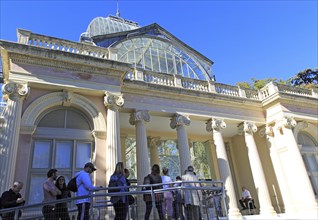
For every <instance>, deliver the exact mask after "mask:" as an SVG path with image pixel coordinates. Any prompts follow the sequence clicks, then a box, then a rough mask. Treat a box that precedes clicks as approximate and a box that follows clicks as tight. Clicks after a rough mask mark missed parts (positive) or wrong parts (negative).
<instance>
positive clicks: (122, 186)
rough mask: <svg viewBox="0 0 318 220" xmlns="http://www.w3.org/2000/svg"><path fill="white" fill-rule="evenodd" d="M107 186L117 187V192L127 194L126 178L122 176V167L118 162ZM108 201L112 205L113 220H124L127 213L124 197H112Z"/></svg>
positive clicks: (125, 198)
mask: <svg viewBox="0 0 318 220" xmlns="http://www.w3.org/2000/svg"><path fill="white" fill-rule="evenodd" d="M108 186H112V187H119V189H118V193H119V192H128V188H127V182H126V178H125V176H124V165H123V163H122V162H118V163H117V164H116V167H115V171H114V173H113V174H112V175H111V177H110V179H109V184H108ZM110 201H111V202H112V203H113V206H114V209H115V220H125V219H126V216H127V213H128V201H127V197H126V195H123V196H112V197H111V199H110Z"/></svg>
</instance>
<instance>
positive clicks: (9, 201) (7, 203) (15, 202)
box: [1, 181, 25, 220]
mask: <svg viewBox="0 0 318 220" xmlns="http://www.w3.org/2000/svg"><path fill="white" fill-rule="evenodd" d="M22 187H23V183H22V182H19V181H15V182H14V183H13V186H12V188H11V189H9V190H8V191H5V192H4V193H2V195H1V206H2V208H4V209H7V208H13V207H17V206H21V205H24V203H25V201H24V199H23V198H22V196H21V194H20V190H21V189H22ZM21 214H22V212H21V210H19V215H18V216H19V217H20V216H21ZM14 216H15V212H14V211H13V212H7V213H3V214H2V219H3V220H13V219H14Z"/></svg>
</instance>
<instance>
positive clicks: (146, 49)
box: [111, 35, 210, 80]
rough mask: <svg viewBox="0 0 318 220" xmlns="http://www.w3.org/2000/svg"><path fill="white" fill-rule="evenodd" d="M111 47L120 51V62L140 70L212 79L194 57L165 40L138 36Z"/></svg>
mask: <svg viewBox="0 0 318 220" xmlns="http://www.w3.org/2000/svg"><path fill="white" fill-rule="evenodd" d="M111 47H113V48H116V49H118V54H117V56H118V58H117V59H118V61H121V62H125V63H131V64H135V66H136V67H138V68H142V69H145V70H150V71H154V72H162V73H168V74H177V75H181V76H183V77H188V78H193V79H201V80H207V79H210V76H209V74H208V72H209V70H208V69H204V68H203V66H202V65H200V62H199V61H197V60H195V59H194V58H193V57H194V56H189V55H188V54H187V53H185V52H184V51H182V50H181V49H180V48H178V47H176V46H174V45H172V43H171V42H170V41H168V40H165V39H163V38H159V37H153V36H149V35H148V36H145V35H144V36H137V37H132V38H129V39H128V40H127V39H125V40H122V41H119V42H116V43H114V44H113V45H112V46H111Z"/></svg>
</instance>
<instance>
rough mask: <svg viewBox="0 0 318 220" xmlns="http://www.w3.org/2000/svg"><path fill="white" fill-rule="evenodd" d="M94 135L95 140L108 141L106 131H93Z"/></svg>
mask: <svg viewBox="0 0 318 220" xmlns="http://www.w3.org/2000/svg"><path fill="white" fill-rule="evenodd" d="M92 135H93V137H94V138H98V139H106V135H107V132H106V131H98V130H93V131H92Z"/></svg>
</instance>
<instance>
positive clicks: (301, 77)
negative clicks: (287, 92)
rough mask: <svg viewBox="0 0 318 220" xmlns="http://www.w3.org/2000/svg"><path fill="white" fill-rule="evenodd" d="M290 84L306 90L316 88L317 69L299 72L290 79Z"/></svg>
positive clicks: (317, 86) (317, 79)
mask: <svg viewBox="0 0 318 220" xmlns="http://www.w3.org/2000/svg"><path fill="white" fill-rule="evenodd" d="M291 84H292V85H293V86H299V87H304V88H307V89H313V88H318V68H315V69H305V70H302V71H300V72H299V73H297V74H296V76H294V77H293V78H291Z"/></svg>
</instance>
